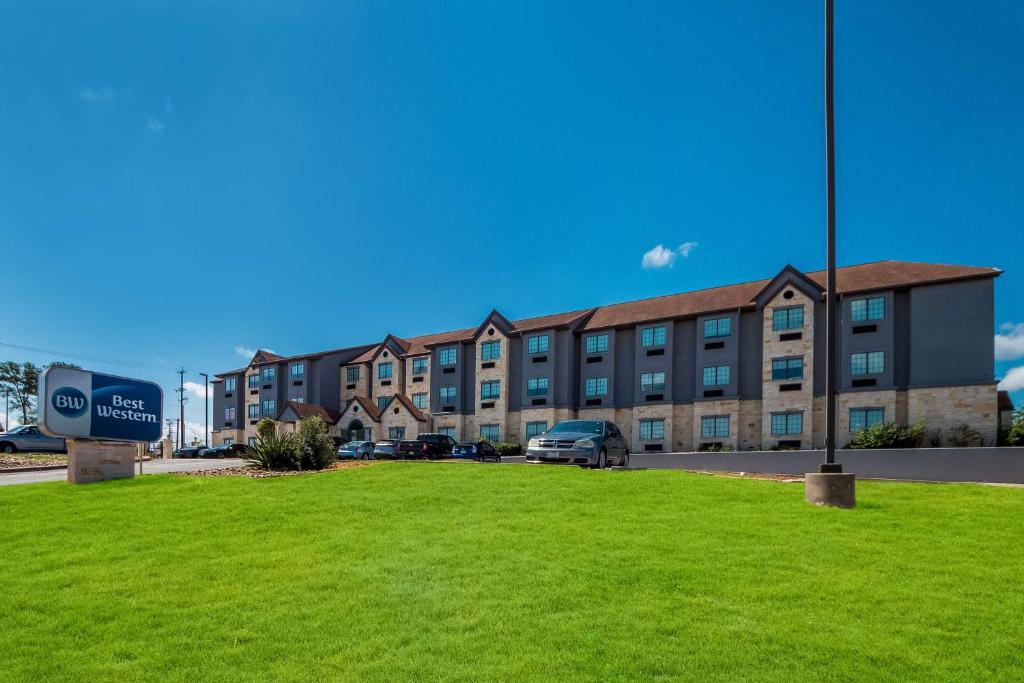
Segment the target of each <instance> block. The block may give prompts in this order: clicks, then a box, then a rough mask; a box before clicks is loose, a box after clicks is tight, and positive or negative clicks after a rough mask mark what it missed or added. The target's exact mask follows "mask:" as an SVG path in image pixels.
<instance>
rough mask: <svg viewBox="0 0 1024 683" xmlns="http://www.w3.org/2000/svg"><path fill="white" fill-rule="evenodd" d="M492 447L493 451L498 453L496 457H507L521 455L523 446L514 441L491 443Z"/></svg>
mask: <svg viewBox="0 0 1024 683" xmlns="http://www.w3.org/2000/svg"><path fill="white" fill-rule="evenodd" d="M491 445H492V446H494V450H496V451H498V455H500V456H501V457H503V458H504V457H507V456H510V455H522V454H523V446H522V444H518V443H516V442H515V441H496V442H493V443H491Z"/></svg>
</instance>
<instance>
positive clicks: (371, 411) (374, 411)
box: [342, 396, 380, 422]
mask: <svg viewBox="0 0 1024 683" xmlns="http://www.w3.org/2000/svg"><path fill="white" fill-rule="evenodd" d="M353 403H357V404H358V405H359V407H361V408H362V409H363V412H364V413H366V414H367V415H369V416H370V419H371V420H373V421H374V422H380V409H379V408H378V407H377V404H376V403H374V402H373V401H371V400H370V398H369V397H368V396H354V397H353V398H352V400H351V401H349V403H348V405H347V406H345V411H347V410H348V409H349V408H350V407H351V406H352V404H353ZM342 414H344V411H343V412H342Z"/></svg>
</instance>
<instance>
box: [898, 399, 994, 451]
mask: <svg viewBox="0 0 1024 683" xmlns="http://www.w3.org/2000/svg"><path fill="white" fill-rule="evenodd" d="M998 409H999V408H998V399H997V394H996V387H995V385H994V384H982V385H974V386H965V387H937V388H934V389H910V390H908V391H907V422H908V423H909V424H913V423H915V422H917V421H918V420H924V422H925V424H926V425H927V430H928V431H929V432H933V431H935V430H940V433H941V434H940V435H941V438H942V444H943V445H947V438H948V435H949V432H950V430H952V429H955V428H956V427H959V426H960V425H963V424H966V425H967V426H968V427H970V428H971V429H974V430H976V431H977V432H978V433H979V434H981V438H982V440H983V443H984V444H985V445H986V446H992V445H995V443H996V430H997V429H998V426H997V419H998Z"/></svg>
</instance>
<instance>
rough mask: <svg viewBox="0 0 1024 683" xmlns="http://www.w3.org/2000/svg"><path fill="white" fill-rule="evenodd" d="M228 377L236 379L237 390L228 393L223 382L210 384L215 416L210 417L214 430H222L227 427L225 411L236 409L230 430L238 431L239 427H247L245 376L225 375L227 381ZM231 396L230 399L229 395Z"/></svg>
mask: <svg viewBox="0 0 1024 683" xmlns="http://www.w3.org/2000/svg"><path fill="white" fill-rule="evenodd" d="M228 377H234V378H235V390H234V391H232V392H227V391H225V390H224V386H225V383H224V382H223V381H220V380H218V381H215V382H212V383H211V384H210V392H211V393H212V396H211V398H212V400H211V401H210V403H211V405H212V410H213V414H212V415H211V416H210V426H211V428H212V429H222V428H224V427H225V426H226V425H225V424H224V409H225V408H234V409H235V419H234V421H233V422H232V424H231V427H228V428H229V429H237V428H238V427H241V426H244V425H245V422H244V421H245V419H246V417H245V392H246V388H245V386H244V382H245V375H241V374H237V375H225V379H227V378H228ZM228 393H230V394H231V396H230V397H228V396H227V394H228Z"/></svg>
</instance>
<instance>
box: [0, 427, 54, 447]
mask: <svg viewBox="0 0 1024 683" xmlns="http://www.w3.org/2000/svg"><path fill="white" fill-rule="evenodd" d="M66 450H67V444H65V443H64V439H61V438H60V437H56V436H47V435H46V434H43V433H42V432H41V431H39V427H37V426H35V425H21V426H18V427H15V428H14V429H12V430H10V431H7V432H3V433H0V453H17V452H18V451H24V452H27V453H63V452H65V451H66Z"/></svg>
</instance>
